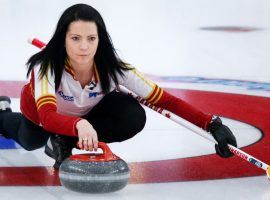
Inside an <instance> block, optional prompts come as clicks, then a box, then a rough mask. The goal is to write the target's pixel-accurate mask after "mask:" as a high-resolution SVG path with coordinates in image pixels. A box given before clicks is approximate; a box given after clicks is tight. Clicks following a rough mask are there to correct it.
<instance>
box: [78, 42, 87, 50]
mask: <svg viewBox="0 0 270 200" xmlns="http://www.w3.org/2000/svg"><path fill="white" fill-rule="evenodd" d="M80 49H81V50H87V49H88V44H87V43H86V42H82V43H81V44H80Z"/></svg>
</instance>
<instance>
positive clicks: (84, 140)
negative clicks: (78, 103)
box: [76, 119, 98, 151]
mask: <svg viewBox="0 0 270 200" xmlns="http://www.w3.org/2000/svg"><path fill="white" fill-rule="evenodd" d="M76 128H77V130H78V137H79V142H78V146H79V148H80V149H83V150H87V151H89V150H90V151H93V149H94V150H95V151H97V149H98V136H97V132H96V131H95V129H94V128H93V126H92V125H91V124H90V123H89V122H88V121H87V120H85V119H82V120H80V121H78V122H77V124H76Z"/></svg>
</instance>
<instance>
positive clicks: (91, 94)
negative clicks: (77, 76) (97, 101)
mask: <svg viewBox="0 0 270 200" xmlns="http://www.w3.org/2000/svg"><path fill="white" fill-rule="evenodd" d="M102 94H103V92H89V95H88V97H89V98H96V97H97V96H99V95H102Z"/></svg>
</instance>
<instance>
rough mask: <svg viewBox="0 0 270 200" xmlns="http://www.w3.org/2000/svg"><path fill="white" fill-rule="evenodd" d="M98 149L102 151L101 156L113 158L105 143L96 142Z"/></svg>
mask: <svg viewBox="0 0 270 200" xmlns="http://www.w3.org/2000/svg"><path fill="white" fill-rule="evenodd" d="M98 148H100V149H102V151H103V154H104V155H105V156H106V157H113V153H112V151H111V149H110V148H109V146H108V145H107V144H106V143H104V142H98Z"/></svg>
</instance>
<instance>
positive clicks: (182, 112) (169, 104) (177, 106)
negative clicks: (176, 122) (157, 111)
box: [151, 86, 213, 130]
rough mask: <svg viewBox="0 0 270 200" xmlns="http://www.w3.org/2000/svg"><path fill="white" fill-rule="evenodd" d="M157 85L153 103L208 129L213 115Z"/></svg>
mask: <svg viewBox="0 0 270 200" xmlns="http://www.w3.org/2000/svg"><path fill="white" fill-rule="evenodd" d="M156 87H157V89H156V91H157V92H156V95H151V96H152V99H155V100H154V102H152V104H154V105H155V106H157V107H161V108H163V109H166V110H168V111H171V112H173V113H174V114H176V115H178V116H180V117H182V118H184V119H186V120H187V121H189V122H191V123H193V124H195V125H196V126H198V127H200V128H203V129H204V130H207V127H208V124H209V123H210V121H211V119H212V116H213V115H211V114H205V113H203V112H202V111H200V110H198V109H197V108H195V107H193V106H192V105H190V104H188V103H187V102H185V101H183V100H182V99H179V98H177V97H175V96H173V95H171V94H169V93H168V92H166V91H164V90H162V89H161V88H159V87H158V86H156ZM153 96H156V98H153Z"/></svg>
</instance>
